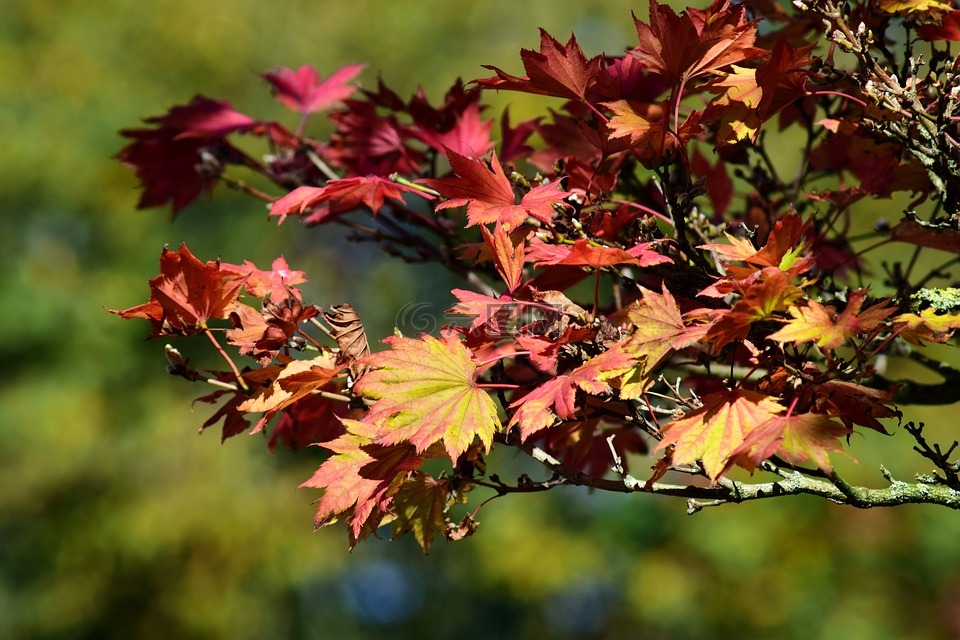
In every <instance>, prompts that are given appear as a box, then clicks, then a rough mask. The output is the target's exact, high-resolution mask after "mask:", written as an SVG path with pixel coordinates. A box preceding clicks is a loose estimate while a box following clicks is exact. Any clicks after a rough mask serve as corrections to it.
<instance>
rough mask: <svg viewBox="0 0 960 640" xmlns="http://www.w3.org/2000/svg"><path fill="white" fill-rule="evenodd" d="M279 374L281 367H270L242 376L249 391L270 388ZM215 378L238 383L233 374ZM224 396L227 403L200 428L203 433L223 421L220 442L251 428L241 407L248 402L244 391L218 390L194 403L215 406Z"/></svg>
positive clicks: (220, 375) (216, 375)
mask: <svg viewBox="0 0 960 640" xmlns="http://www.w3.org/2000/svg"><path fill="white" fill-rule="evenodd" d="M279 373H280V367H279V366H269V367H261V368H259V369H254V370H252V371H244V372H243V373H242V374H241V376H242V377H243V382H244V384H245V385H246V386H247V388H248V389H262V388H263V387H264V386H269V385H270V384H272V383H273V380H274V378H276V376H277V375H278V374H279ZM214 377H215V379H217V380H219V381H220V382H225V383H229V384H235V383H236V377H235V376H234V375H233V373H224V372H219V371H218V372H215V373H214ZM224 396H226V397H227V401H226V402H224V403H223V404H222V405H220V408H218V409H217V410H216V412H214V414H213V415H212V416H210V417H209V418H208V419H207V420H206V421H205V422H204V423H203V424H202V425H201V426H200V433H203V432H204V431H205V430H206V429H207V428H209V427H212V426H213V425H215V424H217V423H218V422H220V421H221V420H223V427H222V428H221V431H220V442H223V441H225V440H226V439H227V438H231V437H233V436H235V435H237V434H240V433H243V432H244V431H246V430H247V429H249V428H250V423H249V422H248V420H247V412H246V411H244V410H242V409H241V408H240V405H241V404H243V403H244V402H246V400H247V392H246V391H244V390H243V389H235V390H224V389H218V390H217V391H214V392H213V393H210V394H208V395H205V396H202V397H200V398H197V399H196V400H194V402H203V403H206V404H214V403H215V402H217V401H218V400H219V399H220V398H222V397H224Z"/></svg>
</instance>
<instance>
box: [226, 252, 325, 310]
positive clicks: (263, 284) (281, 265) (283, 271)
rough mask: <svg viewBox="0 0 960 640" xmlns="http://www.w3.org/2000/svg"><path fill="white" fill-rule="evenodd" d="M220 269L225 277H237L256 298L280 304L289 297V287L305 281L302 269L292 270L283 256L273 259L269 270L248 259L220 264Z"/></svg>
mask: <svg viewBox="0 0 960 640" xmlns="http://www.w3.org/2000/svg"><path fill="white" fill-rule="evenodd" d="M220 271H221V273H222V274H223V275H224V277H226V278H238V279H240V280H241V281H242V282H243V288H244V289H245V290H246V291H247V293H249V294H250V295H252V296H255V297H257V298H270V301H271V302H273V303H274V304H280V303H281V302H283V301H284V300H285V299H287V298H289V297H290V295H291V294H290V291H291V287H292V286H293V285H295V284H303V283H304V282H306V281H307V279H306V278H305V277H304V275H305V274H304V272H303V271H293V270H292V269H290V265H288V264H287V261H286V259H284V258H283V256H281V257H279V258H277V259H275V260H274V261H273V264H272V265H271V269H270V271H266V270H265V269H258V268H257V265H255V264H253V263H252V262H250V261H249V260H245V261H244V263H243V264H230V263H228V262H223V263H221V264H220Z"/></svg>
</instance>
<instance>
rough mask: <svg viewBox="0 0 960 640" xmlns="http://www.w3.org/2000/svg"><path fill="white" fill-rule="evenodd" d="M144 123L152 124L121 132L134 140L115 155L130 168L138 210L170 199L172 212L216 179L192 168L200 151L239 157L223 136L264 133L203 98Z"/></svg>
mask: <svg viewBox="0 0 960 640" xmlns="http://www.w3.org/2000/svg"><path fill="white" fill-rule="evenodd" d="M146 121H147V122H148V123H150V124H152V125H155V126H154V127H153V128H149V129H125V130H123V131H121V132H120V135H122V136H124V137H126V138H131V139H133V142H131V143H130V144H129V145H127V146H126V147H124V148H123V149H122V150H121V151H120V153H118V154H117V159H118V160H119V161H120V162H122V163H123V164H126V165H128V166H130V167H132V168H133V169H134V171H135V172H136V175H137V178H138V179H139V180H140V183H141V186H142V189H143V193H142V194H141V195H140V201H139V202H138V203H137V207H138V208H140V209H143V208H147V207H158V206H162V205H164V204H166V203H167V202H170V203H172V205H173V212H174V214H176V213H177V212H178V211H180V210H181V209H183V208H184V207H185V206H187V205H188V204H190V203H191V202H193V201H194V200H196V199H197V197H198V196H199V195H200V194H201V193H203V192H204V191H209V190H210V189H212V188H213V186H214V185H215V184H216V182H217V178H216V177H215V176H211V175H202V174H201V173H200V172H198V171H197V167H198V166H200V165H202V164H203V163H204V158H203V156H202V153H204V152H205V153H206V154H207V155H208V156H210V157H211V158H213V159H214V160H215V161H216V162H220V163H222V162H224V161H226V160H231V159H236V158H242V154H241V153H240V152H239V151H238V150H237V149H236V148H235V147H233V146H232V145H230V144H229V143H228V142H227V141H226V140H225V139H224V136H226V135H227V134H229V133H233V132H251V131H255V130H256V131H255V132H261V133H262V132H263V131H264V127H263V123H261V122H258V121H256V120H253V119H252V118H250V117H248V116H245V115H243V114H242V113H239V112H237V111H235V110H234V109H233V108H232V107H231V106H230V104H229V103H227V102H222V101H219V100H211V99H209V98H205V97H203V96H196V97H195V98H194V99H193V101H192V102H191V103H190V104H187V105H181V106H176V107H173V108H171V109H170V110H169V111H168V112H167V113H166V115H163V116H156V117H152V118H147V120H146Z"/></svg>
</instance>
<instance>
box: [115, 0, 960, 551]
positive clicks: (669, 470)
mask: <svg viewBox="0 0 960 640" xmlns="http://www.w3.org/2000/svg"><path fill="white" fill-rule="evenodd" d="M958 16H960V11H956V10H953V9H952V7H951V6H949V5H947V4H944V3H941V2H929V1H926V2H921V1H904V2H890V1H887V0H879V1H876V0H871V1H870V2H848V3H840V2H835V1H834V0H809V1H808V2H799V1H798V2H795V3H794V7H793V9H792V10H790V11H788V10H786V9H785V8H783V7H781V6H780V5H779V4H777V3H774V2H770V1H769V0H748V1H745V2H743V3H741V4H734V3H731V2H730V1H729V0H728V1H725V2H722V1H720V0H717V1H715V2H714V3H713V4H712V5H710V6H709V7H708V8H705V9H694V8H690V9H687V10H686V11H684V12H681V13H677V12H675V11H674V10H672V9H671V8H669V7H668V6H666V5H661V4H658V3H657V2H656V0H651V2H650V8H649V18H648V19H647V20H641V19H639V18H636V17H634V21H635V25H636V33H637V40H636V41H635V42H633V43H630V44H629V45H628V46H627V48H626V50H625V52H623V53H620V52H619V48H616V50H615V51H614V52H613V53H612V54H611V53H605V54H602V55H597V56H593V57H588V56H587V55H586V54H584V52H583V51H582V50H581V48H580V46H579V44H578V43H577V40H576V38H575V37H574V36H572V37H570V39H569V40H567V41H566V42H565V43H564V42H562V41H561V40H558V39H556V38H555V37H553V36H552V35H550V34H549V33H547V32H545V31H541V34H540V44H539V50H537V51H534V50H527V49H524V50H523V51H521V54H520V58H521V60H520V64H521V65H522V73H523V75H513V74H511V73H509V72H508V71H505V70H502V69H499V68H494V67H489V70H490V71H491V72H492V73H493V75H491V76H489V77H485V78H481V79H478V80H474V81H473V82H470V83H467V84H466V85H464V84H461V83H460V82H459V81H458V82H457V83H455V84H454V85H453V86H452V87H451V88H450V90H449V91H448V92H447V94H446V95H445V96H443V98H442V99H441V100H440V102H439V103H435V102H431V101H430V100H428V99H427V97H426V96H425V95H423V94H422V93H421V92H418V93H417V94H415V95H413V96H412V97H410V98H408V99H405V98H403V97H401V96H399V95H397V94H396V93H395V92H394V91H392V90H391V89H390V88H389V87H387V86H386V85H385V84H384V83H383V82H382V81H381V82H380V83H379V84H378V85H377V86H376V88H374V89H360V88H359V86H358V85H355V84H354V82H355V81H356V79H357V77H358V75H359V74H360V73H361V71H362V69H363V66H361V65H351V66H347V67H344V68H342V69H339V70H333V73H332V74H331V75H329V76H328V77H326V78H324V77H322V76H321V75H320V73H319V72H318V71H317V70H315V69H314V68H313V67H310V66H304V67H301V68H300V69H298V70H290V69H276V70H273V71H270V72H267V73H265V74H264V75H263V79H264V80H265V81H266V82H267V83H268V85H269V87H270V89H271V90H272V91H273V94H274V96H275V97H276V99H277V101H278V102H279V104H280V105H282V106H283V107H286V108H288V109H290V110H292V111H294V112H295V114H296V115H295V116H293V117H292V118H291V120H292V121H293V122H296V123H297V124H296V126H295V128H293V129H290V128H288V127H287V126H285V125H284V124H281V123H279V122H275V121H268V120H260V119H256V118H253V117H251V116H248V115H245V114H242V113H239V112H238V111H236V110H235V109H234V108H233V107H232V106H231V105H230V104H229V103H227V102H223V101H220V100H214V99H210V98H206V97H203V96H197V97H195V98H194V99H193V100H192V101H190V102H189V103H187V104H185V105H181V106H176V107H173V108H171V109H170V110H169V111H168V112H167V113H166V114H165V115H162V116H158V117H154V118H150V119H148V120H147V125H146V126H145V127H143V128H137V129H128V130H125V131H123V132H122V134H123V135H124V136H125V137H126V138H127V139H128V141H129V142H128V145H127V146H126V147H125V148H124V149H123V150H122V151H121V152H120V154H119V160H120V161H122V162H123V163H125V164H127V165H129V166H130V167H131V168H132V169H133V170H134V171H135V172H136V174H137V177H138V178H139V179H140V181H141V183H142V185H143V192H142V193H143V195H142V197H141V199H140V206H141V207H153V206H160V205H165V204H170V205H171V206H172V208H173V211H174V213H179V212H180V211H181V210H182V209H184V208H185V207H187V206H188V205H190V204H191V203H193V202H194V201H195V200H196V199H197V198H198V197H199V196H201V195H202V194H204V193H205V192H210V191H212V190H214V188H215V187H216V186H217V185H218V184H221V183H223V184H226V185H228V186H230V187H233V188H237V189H241V190H243V191H245V192H247V193H249V194H250V195H251V196H253V197H256V198H260V199H261V200H264V201H266V202H268V203H269V204H270V212H269V218H270V219H272V220H274V221H275V222H278V223H281V224H297V223H301V224H304V225H308V226H315V225H327V224H338V225H344V226H346V227H348V228H349V229H351V232H352V234H353V237H354V238H355V239H358V240H363V241H369V242H376V243H378V244H379V245H380V246H382V247H383V249H384V250H385V251H386V252H387V253H388V254H390V255H392V256H394V257H396V258H398V259H402V260H406V261H409V262H424V263H431V264H434V265H436V266H437V268H441V269H447V270H450V271H451V272H453V273H455V274H458V275H460V276H462V277H463V285H462V287H461V288H458V289H455V290H454V291H452V292H451V295H450V305H451V309H450V311H449V314H448V319H450V320H451V322H450V326H445V327H443V328H442V329H440V330H439V331H438V332H436V333H435V334H434V335H426V334H425V335H419V336H416V335H409V336H402V335H399V334H398V335H395V336H392V337H389V338H386V339H385V340H383V344H384V346H383V347H382V348H381V347H377V348H374V349H372V350H371V348H370V346H369V345H368V336H367V335H366V333H365V331H364V327H363V323H362V319H361V318H359V317H357V314H356V313H355V312H354V310H353V308H352V307H351V306H350V305H349V304H346V303H344V304H337V305H333V306H327V307H325V308H324V307H321V306H317V305H315V304H313V303H311V302H309V301H307V300H304V299H303V294H302V293H301V290H300V289H299V288H298V287H297V285H299V284H301V283H303V282H305V278H306V275H305V274H304V273H303V272H301V271H295V270H293V269H291V268H290V267H289V266H288V264H287V263H286V261H285V260H284V259H283V258H278V259H277V260H276V261H275V262H274V263H273V264H272V265H271V266H270V268H268V269H260V268H258V267H257V266H255V265H253V264H252V263H250V262H246V263H244V264H242V265H233V264H227V263H222V262H220V261H217V260H207V261H204V260H202V259H199V258H197V257H196V256H194V255H193V254H192V253H191V251H190V250H189V249H188V248H187V247H186V246H181V247H179V249H177V250H176V251H174V250H172V249H164V250H163V252H162V254H161V257H160V275H158V276H157V277H155V278H153V279H151V280H150V281H149V285H150V298H149V300H148V301H147V302H145V303H143V304H140V305H138V306H134V307H131V308H129V309H125V310H122V311H115V312H114V313H117V314H119V315H120V316H121V317H123V318H143V319H146V320H147V321H148V322H149V323H150V328H151V330H150V337H151V338H164V339H171V338H181V337H186V336H193V335H199V334H202V335H203V336H204V338H202V339H205V340H209V341H211V342H212V343H213V344H214V345H215V346H216V348H217V350H218V351H219V352H220V354H221V355H222V356H223V358H224V361H225V362H226V367H225V368H224V370H222V371H200V370H195V369H193V368H191V366H190V364H189V361H188V359H187V358H186V357H184V356H183V355H181V351H180V350H179V348H174V347H173V346H168V347H167V358H168V361H169V364H168V371H170V372H171V373H173V374H176V375H179V376H182V377H184V378H186V379H187V380H190V381H194V382H198V383H201V384H209V385H212V387H213V388H212V392H210V393H209V395H205V396H204V397H202V398H201V400H202V401H204V402H208V403H212V404H216V405H217V408H216V410H215V412H214V414H213V416H212V417H211V418H210V419H209V420H207V421H206V422H205V424H204V425H203V426H204V428H207V427H212V426H214V425H216V424H219V425H220V426H221V429H222V437H223V438H224V439H226V438H228V437H231V436H234V435H236V434H239V433H243V432H248V431H249V432H253V433H256V432H261V431H263V432H268V433H269V434H270V438H269V444H270V447H271V448H273V447H274V446H276V445H277V444H280V443H282V444H284V445H288V446H290V447H293V448H301V447H304V446H306V445H319V446H320V447H322V448H323V449H325V450H326V451H327V452H328V457H327V458H326V460H325V462H323V463H322V464H321V466H320V468H319V469H318V470H317V472H316V473H315V474H314V476H313V477H311V478H309V479H307V480H306V481H305V482H304V483H303V485H302V486H303V487H309V488H311V489H318V490H321V492H322V493H320V496H319V507H318V510H317V515H316V525H317V526H323V525H326V524H329V523H333V522H336V521H344V522H345V523H346V525H347V528H348V531H349V536H350V544H351V545H353V544H355V543H356V542H357V541H360V540H362V539H364V538H366V537H368V536H370V535H372V534H374V533H375V532H376V531H377V530H378V528H380V527H382V526H386V525H389V526H391V527H392V534H393V535H394V536H399V535H402V534H405V533H413V534H414V536H415V537H416V539H417V541H418V542H419V543H420V544H421V545H422V547H423V548H424V550H427V549H429V547H430V544H431V542H432V541H433V540H434V538H435V537H436V536H437V535H443V536H446V537H448V538H452V539H456V538H460V537H463V536H466V535H470V534H471V533H473V531H474V530H475V529H476V526H477V517H478V511H479V509H480V507H481V506H482V505H483V504H484V500H486V499H487V498H490V497H491V496H503V495H506V494H510V493H518V492H530V491H543V490H548V489H551V488H553V487H556V486H561V485H570V484H576V485H585V486H589V487H594V488H596V489H603V490H610V491H622V492H648V493H661V494H668V495H675V496H680V497H686V498H688V499H690V503H689V508H690V510H692V511H695V510H697V509H699V508H702V507H703V506H709V505H714V504H719V503H722V502H736V501H740V500H746V499H757V498H767V497H775V496H777V495H788V494H795V493H808V494H815V495H819V496H822V497H824V498H827V499H830V500H834V501H836V502H843V503H847V504H851V505H854V506H858V507H869V506H881V505H884V506H886V505H894V504H901V503H903V502H933V503H938V504H944V505H949V506H953V507H954V508H956V506H957V505H958V504H960V478H958V467H957V466H956V465H955V463H954V462H953V461H952V460H951V455H952V449H950V450H947V451H944V450H942V449H941V447H940V445H937V444H932V443H928V442H927V440H926V438H925V437H924V435H923V431H922V425H917V424H915V423H912V422H907V423H906V426H905V427H904V428H905V430H907V431H908V432H909V433H910V434H911V435H912V436H913V437H914V439H915V441H916V450H917V451H918V452H919V453H920V454H921V455H923V456H924V457H925V458H927V461H928V462H929V464H931V465H932V466H933V471H932V473H931V474H928V475H922V476H919V477H918V479H917V481H916V483H915V484H906V483H903V482H900V483H894V481H893V480H892V479H891V478H890V477H889V476H888V477H887V481H888V482H889V483H890V486H891V487H893V486H894V485H896V489H897V490H896V491H893V489H890V490H887V489H865V488H861V487H855V486H850V485H849V484H847V483H846V482H845V481H844V480H843V479H842V478H840V477H839V476H838V475H837V474H836V472H835V471H834V469H833V466H832V463H831V456H836V455H850V454H849V453H847V450H848V449H849V448H852V447H851V442H853V441H851V439H850V436H851V435H852V434H853V433H855V432H865V433H866V434H867V437H869V433H870V432H871V431H872V432H879V433H886V432H888V431H890V430H891V429H896V428H900V427H899V425H901V424H902V423H901V422H900V421H901V420H902V418H903V415H904V413H905V412H906V411H907V409H908V405H911V404H938V403H940V404H948V403H952V402H955V401H957V400H958V399H960V386H958V381H960V371H956V370H954V369H952V368H951V367H949V366H948V365H947V364H945V363H943V362H940V361H937V360H934V359H933V358H932V357H931V356H929V355H927V353H926V352H925V347H926V346H927V345H929V344H931V343H947V342H950V341H951V338H952V336H953V334H954V331H955V330H956V329H957V328H958V327H960V315H958V311H960V291H958V290H956V289H953V288H950V286H949V285H950V284H951V282H952V281H951V278H950V275H949V273H948V272H946V271H945V268H946V267H948V266H949V265H951V264H953V263H956V262H957V261H958V260H960V258H957V257H956V256H957V254H960V166H958V165H960V143H958V140H960V124H958V122H960V108H958V101H957V97H956V96H957V93H958V91H960V58H957V57H954V55H953V52H952V50H951V47H952V46H953V45H952V42H953V41H956V40H958V39H960V31H958V25H960V18H958ZM824 24H826V25H827V29H826V34H824ZM487 91H515V92H525V93H531V94H537V95H540V96H544V98H543V101H544V105H545V111H544V115H543V116H541V117H538V118H534V119H532V120H526V121H522V122H517V123H513V122H512V121H511V119H510V116H509V114H508V113H504V114H502V116H501V117H500V118H499V119H494V118H491V117H488V114H487V113H486V110H485V107H484V106H483V104H482V102H481V101H482V98H483V95H484V92H487ZM314 118H326V119H327V120H328V121H329V125H330V127H332V133H331V134H330V135H329V136H328V137H326V138H324V139H315V138H312V137H310V136H309V135H307V133H306V132H307V130H308V128H309V127H308V125H309V124H310V123H311V121H312V119H314ZM241 137H246V138H254V139H256V140H259V141H260V142H261V143H262V144H263V146H264V153H263V155H262V156H259V157H254V156H252V155H250V153H249V152H248V151H245V150H243V149H249V148H250V147H251V145H250V144H249V142H247V143H244V144H243V145H238V144H237V140H238V139H239V138H241ZM241 147H242V148H241ZM784 149H788V150H789V153H791V154H794V156H795V157H791V158H790V159H789V160H788V161H787V163H786V164H789V165H790V166H791V167H792V168H791V169H790V173H789V174H787V173H786V172H785V171H784V169H783V168H782V165H783V164H784V161H783V160H782V159H781V156H782V154H783V153H786V152H785V151H783V150H784ZM774 150H776V151H774ZM895 194H896V195H897V197H898V198H899V199H900V201H906V202H909V206H908V207H907V208H906V209H905V210H903V211H900V210H898V209H897V207H896V206H895V205H894V204H893V200H892V199H891V198H892V196H894V195H895ZM864 202H868V203H872V205H871V206H873V207H874V208H875V210H880V211H883V212H884V216H883V217H884V218H885V220H884V221H877V220H875V219H870V220H867V221H866V222H864V221H863V220H861V219H860V218H861V217H862V212H863V211H864V208H863V207H862V206H861V204H862V203H864ZM900 208H901V209H903V207H900ZM254 211H256V207H251V212H254ZM288 218H297V220H296V221H291V220H288ZM871 225H873V228H871ZM854 230H858V231H856V232H855V231H854ZM856 234H859V235H856ZM891 245H897V246H899V247H900V250H899V252H898V254H897V255H902V256H905V258H903V259H900V258H897V259H896V260H892V261H891V260H890V259H889V258H888V257H884V258H883V259H882V260H878V259H877V258H876V256H878V255H880V256H889V254H884V253H883V251H884V250H885V247H889V246H891ZM921 254H923V255H924V256H927V255H933V256H940V257H941V258H942V260H941V261H940V262H941V263H942V265H941V266H936V267H934V268H921V267H920V266H918V265H919V264H920V261H919V260H918V258H919V257H920V256H921ZM458 318H459V319H461V321H455V320H456V319H458ZM231 351H232V353H233V355H231ZM891 358H900V359H912V360H914V361H915V362H916V363H919V364H920V365H921V366H923V367H927V368H929V369H931V370H933V371H934V372H936V373H937V374H939V375H940V376H941V377H942V378H944V382H943V383H942V384H920V383H918V382H915V381H912V380H895V379H892V378H891V377H888V372H887V371H886V370H885V368H884V367H885V366H886V364H885V363H886V361H888V360H889V359H891ZM500 447H509V448H513V449H516V450H519V451H521V452H523V453H524V454H525V455H527V456H529V457H530V458H532V459H533V460H536V461H537V462H539V463H541V464H542V465H543V466H544V472H545V473H544V474H543V478H542V479H531V478H529V477H527V476H524V477H522V478H521V479H520V480H519V481H517V482H514V483H511V482H507V481H505V480H504V479H502V478H501V476H500V475H498V472H497V470H495V469H488V468H487V464H486V458H487V456H488V454H489V452H490V451H491V449H493V448H500ZM628 465H629V467H628ZM735 468H742V469H746V470H747V471H749V472H751V473H753V474H754V479H753V480H755V481H756V483H755V484H751V483H750V482H746V483H745V482H742V481H736V482H735V481H733V480H731V479H730V478H729V477H728V476H729V475H730V474H731V472H732V470H734V469H735ZM631 473H635V474H637V475H636V476H634V475H631ZM738 477H740V478H745V477H746V476H745V475H744V474H743V473H742V472H741V475H739V476H738ZM766 480H770V481H769V482H768V481H766ZM751 482H752V481H751ZM901 485H902V486H901Z"/></svg>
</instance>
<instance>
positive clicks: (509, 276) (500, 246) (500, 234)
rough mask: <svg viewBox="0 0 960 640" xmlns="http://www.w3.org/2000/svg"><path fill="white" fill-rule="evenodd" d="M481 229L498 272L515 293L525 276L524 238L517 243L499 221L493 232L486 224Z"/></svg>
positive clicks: (511, 291) (509, 288) (508, 287)
mask: <svg viewBox="0 0 960 640" xmlns="http://www.w3.org/2000/svg"><path fill="white" fill-rule="evenodd" d="M480 230H481V232H482V233H483V241H484V242H485V243H486V245H487V248H488V249H489V250H490V257H491V258H492V259H493V264H494V266H495V267H496V268H497V273H499V274H500V277H501V278H503V281H504V282H505V283H506V285H507V289H508V290H509V291H510V293H513V291H514V290H515V289H516V288H517V287H519V286H520V280H521V279H522V278H523V251H524V243H523V240H522V239H521V241H520V242H518V243H516V244H515V243H514V241H513V240H512V239H511V238H510V235H509V234H507V231H506V229H504V228H503V225H502V224H500V223H499V222H498V223H497V226H496V229H495V230H494V232H493V233H490V232H489V231H488V230H487V228H486V227H485V226H481V227H480Z"/></svg>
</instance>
